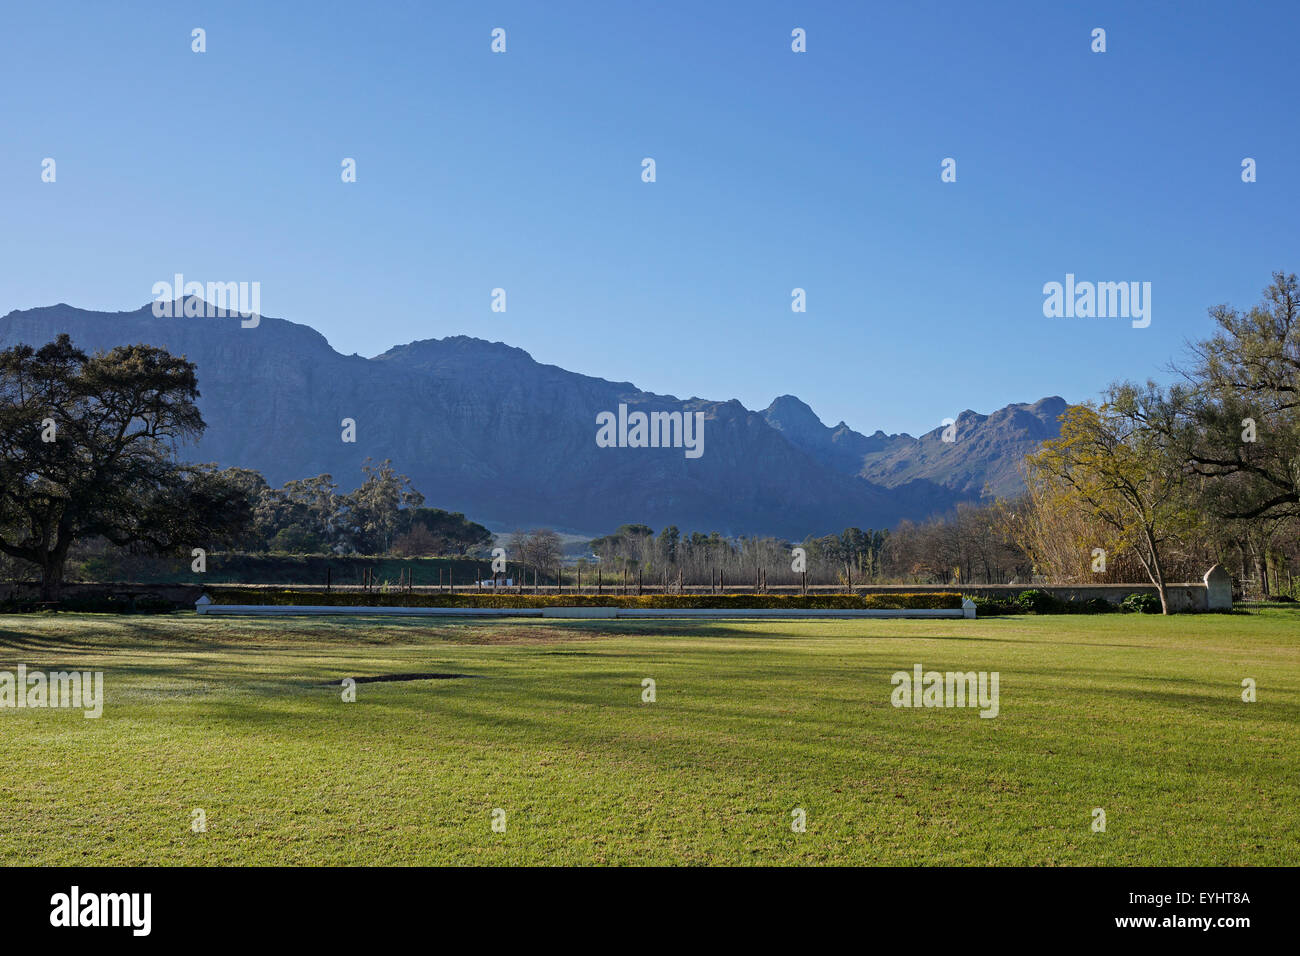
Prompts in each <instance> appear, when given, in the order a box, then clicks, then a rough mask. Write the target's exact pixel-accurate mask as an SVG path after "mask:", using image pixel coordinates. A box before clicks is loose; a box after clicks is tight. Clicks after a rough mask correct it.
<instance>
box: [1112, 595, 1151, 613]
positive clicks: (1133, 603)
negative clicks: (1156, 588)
mask: <svg viewBox="0 0 1300 956" xmlns="http://www.w3.org/2000/svg"><path fill="white" fill-rule="evenodd" d="M1119 609H1120V610H1121V611H1124V612H1125V613H1126V614H1159V613H1160V598H1159V597H1157V596H1156V595H1154V594H1130V595H1129V596H1128V597H1126V598H1125V599H1124V600H1122V601H1120V602H1119Z"/></svg>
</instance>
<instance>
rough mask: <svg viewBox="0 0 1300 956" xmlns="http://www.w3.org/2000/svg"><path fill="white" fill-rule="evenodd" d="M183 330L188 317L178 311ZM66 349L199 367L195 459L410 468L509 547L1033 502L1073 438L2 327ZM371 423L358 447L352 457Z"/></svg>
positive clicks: (468, 350) (279, 333) (523, 364)
mask: <svg viewBox="0 0 1300 956" xmlns="http://www.w3.org/2000/svg"><path fill="white" fill-rule="evenodd" d="M173 315H177V316H180V315H184V309H182V308H180V307H179V304H178V308H176V309H175V310H174V311H173ZM61 332H66V333H68V334H69V335H70V336H71V337H72V341H73V342H74V344H76V345H77V346H79V347H80V348H82V349H83V350H86V351H88V352H89V351H94V350H101V349H102V350H107V349H110V348H112V347H114V346H116V345H124V344H131V343H136V342H147V343H149V344H151V345H157V346H162V347H165V348H167V349H168V350H169V351H171V352H173V353H174V354H181V355H185V356H186V357H187V358H189V359H190V360H191V361H193V362H194V363H195V365H196V367H197V369H198V380H199V390H200V392H201V397H200V400H199V407H200V409H201V411H202V413H203V417H204V420H205V421H206V422H207V424H208V428H207V430H206V432H205V433H204V435H203V437H202V439H201V440H200V441H199V443H198V446H197V448H194V449H189V450H188V451H187V454H186V457H188V458H190V459H191V460H195V461H214V462H217V463H219V464H221V465H223V466H230V465H238V466H241V467H246V468H254V469H256V470H258V471H260V472H261V473H262V474H263V475H265V476H266V478H267V480H268V481H271V482H272V483H273V484H276V485H278V484H282V483H283V482H285V481H287V480H289V479H292V478H302V477H307V476H311V475H317V474H321V473H324V472H328V473H330V474H332V475H333V476H334V478H335V480H337V481H338V482H339V484H340V485H342V486H343V487H345V488H348V489H350V488H352V487H355V485H356V484H357V483H358V482H359V481H360V477H361V472H360V466H361V464H362V462H363V461H364V460H365V459H366V458H373V459H374V460H376V461H381V460H383V459H385V458H391V459H392V461H393V463H394V466H395V467H396V468H397V469H398V471H400V472H402V473H404V474H407V475H409V476H410V477H411V480H412V484H413V485H414V486H415V487H416V488H417V489H419V490H420V491H421V492H423V493H424V495H425V497H426V499H427V502H426V503H427V504H429V505H431V506H435V507H440V508H447V509H450V510H454V511H462V512H464V513H465V514H466V515H467V516H469V517H470V518H472V519H474V520H476V521H480V522H482V523H484V524H486V525H487V526H488V527H490V528H493V529H494V530H509V529H512V528H515V527H537V526H543V525H546V526H551V527H555V528H557V529H559V530H562V531H570V532H578V533H583V534H592V535H595V534H600V533H605V532H607V531H609V530H611V529H612V528H614V527H616V526H618V525H620V524H624V523H628V522H640V523H645V524H648V525H650V526H652V527H654V528H659V527H662V526H665V525H668V524H676V525H677V526H678V527H680V528H682V529H683V530H703V531H720V532H722V533H725V534H772V535H777V536H781V537H786V538H789V539H791V540H801V539H802V538H804V537H805V536H806V535H809V534H813V535H821V534H827V533H830V532H833V531H839V530H841V529H843V528H845V527H848V526H852V525H856V526H858V527H862V528H867V527H874V528H882V527H888V526H891V525H894V524H896V523H897V522H898V521H900V520H902V519H913V520H920V519H924V518H926V517H929V516H931V515H934V514H936V513H941V512H943V511H946V510H948V509H950V508H951V507H952V506H953V505H954V504H956V503H957V502H959V501H974V500H978V499H979V498H980V497H981V495H982V494H983V493H984V492H985V491H986V489H987V491H988V492H990V493H993V494H998V495H1009V494H1014V493H1015V492H1016V491H1017V490H1018V489H1019V488H1020V479H1019V476H1018V473H1017V466H1018V463H1019V461H1020V459H1021V458H1022V457H1023V456H1024V454H1025V453H1026V452H1027V451H1030V450H1032V449H1033V448H1034V447H1035V446H1036V445H1037V444H1038V443H1039V442H1041V441H1043V440H1044V439H1046V438H1051V437H1054V436H1055V435H1056V434H1057V433H1058V430H1059V425H1058V423H1057V416H1058V415H1060V414H1061V412H1062V411H1064V409H1065V405H1066V403H1065V401H1064V400H1063V399H1061V398H1058V397H1049V398H1043V399H1040V400H1039V401H1037V402H1035V403H1033V404H1018V405H1008V406H1006V407H1005V408H1001V409H999V410H997V411H995V412H993V413H991V414H988V415H979V414H976V413H975V412H972V411H964V412H962V413H961V414H960V415H958V416H957V418H956V424H955V436H952V437H955V439H956V440H955V441H950V442H949V441H944V440H943V438H944V434H943V432H944V429H943V427H942V426H941V427H939V428H936V429H934V430H933V431H931V432H927V433H926V434H924V435H921V436H919V437H916V438H914V437H912V436H910V435H907V434H899V435H887V434H885V433H884V432H881V431H876V432H875V433H874V434H871V435H864V434H862V433H860V432H856V431H854V430H853V429H851V428H849V426H848V425H846V424H845V423H844V422H840V423H839V424H838V425H836V426H834V427H828V426H826V425H824V424H823V423H822V422H821V420H820V419H819V418H818V417H817V415H816V413H815V412H813V410H812V409H811V408H809V407H808V405H806V404H805V403H804V402H802V401H800V400H799V399H798V398H795V397H794V396H792V395H782V396H781V397H779V398H777V399H776V400H775V401H773V402H772V404H771V405H770V406H769V407H768V408H766V409H765V410H763V411H761V412H757V411H751V410H749V409H747V408H745V407H744V406H742V405H741V404H740V402H738V401H735V400H731V401H713V400H709V399H703V398H695V397H693V398H688V399H684V400H683V399H678V398H676V397H674V396H671V395H655V394H652V393H649V392H644V391H642V390H640V389H638V388H637V387H636V386H635V385H633V384H632V383H630V382H610V381H606V380H605V379H601V378H593V377H591V376H587V375H580V374H577V373H575V372H569V371H566V370H564V369H562V368H559V367H557V366H554V365H543V364H541V363H538V362H536V361H534V360H533V358H532V357H531V356H530V355H529V354H528V353H527V352H525V351H523V350H522V349H518V348H513V347H511V346H509V345H505V344H502V343H500V342H488V341H484V340H482V339H477V338H470V337H467V336H463V335H457V336H450V337H448V338H444V339H426V340H423V341H417V342H411V343H409V344H407V345H399V346H395V347H393V348H391V349H389V350H388V351H386V352H384V353H382V354H380V355H376V356H374V357H372V358H365V357H363V356H360V355H342V354H340V353H338V352H336V351H335V350H334V349H333V348H331V347H330V345H329V343H328V342H327V341H326V339H325V337H324V336H323V335H321V334H320V333H319V332H317V331H315V330H314V329H312V328H310V327H309V326H306V325H301V324H298V323H294V322H289V321H286V320H283V319H275V318H267V317H263V318H262V319H261V320H260V322H259V323H258V324H257V326H256V327H255V328H245V327H243V326H242V325H241V322H240V320H239V319H238V318H235V317H229V318H156V317H155V316H154V314H153V310H152V306H151V305H146V306H143V307H141V308H140V309H137V310H135V311H132V312H94V311H87V310H84V309H78V308H74V307H72V306H69V305H64V304H59V305H54V306H48V307H42V308H35V309H27V310H21V311H14V312H10V313H9V314H8V315H6V316H4V317H3V318H0V348H8V347H9V346H11V345H14V344H16V343H19V342H24V343H27V344H30V345H35V346H39V345H41V344H44V343H45V342H48V341H50V340H52V339H53V338H54V337H55V336H56V335H57V334H58V333H61ZM620 405H624V406H626V407H627V415H628V417H629V418H631V417H632V416H633V414H634V413H635V412H637V411H643V412H652V411H659V412H664V411H667V412H671V411H680V412H683V413H689V414H694V413H702V415H703V420H704V439H705V440H704V446H703V454H702V455H700V456H699V457H698V458H692V457H687V456H686V455H685V454H684V453H683V450H682V449H681V448H680V447H677V448H649V447H598V445H597V442H596V433H597V415H599V414H600V413H602V412H610V413H617V412H618V410H619V406H620ZM345 418H350V419H353V420H354V421H355V423H356V425H355V436H356V440H355V442H352V443H349V442H345V441H344V440H343V437H342V436H343V420H344V419H345Z"/></svg>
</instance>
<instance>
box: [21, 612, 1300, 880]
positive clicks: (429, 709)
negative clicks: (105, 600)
mask: <svg viewBox="0 0 1300 956" xmlns="http://www.w3.org/2000/svg"><path fill="white" fill-rule="evenodd" d="M19 663H23V664H26V665H27V667H28V668H29V669H41V670H68V669H72V668H78V669H88V670H102V671H103V672H104V680H105V686H106V698H107V702H106V704H105V708H104V714H103V716H102V717H101V718H99V719H97V720H88V719H85V718H84V717H83V716H82V713H81V712H80V711H79V710H16V709H3V710H0V755H3V766H4V771H5V772H4V774H3V777H0V862H3V863H5V864H21V863H31V864H295V863H311V864H438V863H468V864H520V863H523V864H549V863H617V864H667V863H691V864H703V863H713V864H830V863H840V864H987V863H997V864H1048V865H1058V864H1068V865H1093V864H1290V865H1295V864H1297V863H1300V613H1298V612H1296V611H1288V610H1264V611H1260V612H1256V613H1251V614H1233V615H1204V616H1182V617H1172V618H1160V617H1148V616H1141V615H1104V616H1063V617H1062V616H1052V617H1017V618H1001V619H999V618H989V619H982V620H976V621H890V620H872V621H835V622H829V621H828V622H809V623H722V622H713V623H700V622H691V623H686V622H683V623H674V622H662V621H657V622H630V621H620V622H614V621H599V622H590V623H585V624H584V623H572V624H565V625H562V626H545V627H543V626H538V625H537V624H534V623H527V622H517V623H505V622H491V623H486V622H480V623H443V622H438V623H436V624H430V623H429V622H427V621H393V620H389V619H382V620H381V619H374V618H371V619H359V620H339V619H318V620H311V619H302V618H296V619H279V620H255V619H253V620H237V621H236V620H214V619H205V618H200V617H197V616H195V615H192V614H177V615H169V616H163V617H114V616H100V615H69V614H60V615H57V616H40V615H37V616H18V615H15V616H7V617H0V670H11V671H12V670H15V669H16V667H17V665H18V664H19ZM917 663H920V664H923V665H924V666H925V668H926V669H927V670H930V669H934V670H940V671H946V670H961V671H970V670H974V671H998V672H999V673H1000V675H1001V684H1000V689H1001V699H1000V713H999V715H998V717H997V718H995V719H981V718H980V716H979V713H978V711H977V710H974V709H921V710H918V709H908V708H895V707H893V706H891V704H890V692H891V690H892V687H891V684H890V675H891V674H892V673H893V672H894V671H897V670H908V671H910V670H911V668H912V666H913V665H914V664H917ZM412 672H445V673H456V674H464V675H471V676H468V677H465V678H461V679H454V680H419V681H413V682H390V683H363V684H360V685H358V686H357V688H356V692H357V699H356V702H355V703H345V702H344V701H343V700H342V694H341V692H340V689H339V688H338V687H336V686H335V687H331V686H326V683H325V682H327V681H337V680H339V679H340V678H342V677H346V676H354V677H357V676H378V675H387V674H406V673H412ZM646 677H649V678H653V679H654V680H655V682H656V696H657V700H656V701H655V702H654V703H643V702H642V700H641V696H642V679H643V678H646ZM1246 677H1251V678H1254V679H1255V680H1256V681H1257V682H1258V697H1259V699H1258V702H1256V703H1243V701H1242V699H1241V693H1242V688H1241V682H1242V679H1243V678H1246ZM1095 807H1100V808H1103V809H1104V810H1105V813H1106V832H1104V833H1094V832H1092V828H1091V824H1092V820H1093V815H1092V811H1093V808H1095ZM196 808H202V809H203V811H204V813H205V814H206V822H207V831H206V832H204V833H194V832H192V831H191V826H190V823H191V811H192V810H194V809H196ZM494 808H501V809H504V810H505V811H506V831H505V832H504V833H498V832H493V830H492V827H491V825H490V824H491V814H492V811H493V809H494ZM794 808H802V809H803V810H804V811H805V812H806V814H807V832H804V833H795V832H792V830H791V825H790V824H791V819H792V817H791V811H792V810H793V809H794Z"/></svg>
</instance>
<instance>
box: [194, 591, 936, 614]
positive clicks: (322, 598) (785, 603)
mask: <svg viewBox="0 0 1300 956" xmlns="http://www.w3.org/2000/svg"><path fill="white" fill-rule="evenodd" d="M208 596H209V597H211V598H212V601H213V603H214V604H276V605H286V604H296V605H307V606H326V607H481V608H505V609H509V608H542V607H623V608H676V609H691V608H700V609H720V610H726V609H744V608H754V609H778V608H789V609H791V610H828V611H861V610H899V611H902V610H906V611H915V610H953V609H958V608H960V607H961V595H960V594H956V593H948V592H944V593H938V594H866V595H863V594H819V595H811V594H810V595H801V594H793V595H787V594H646V595H642V596H640V597H637V596H635V595H627V596H621V595H613V594H501V593H496V594H493V593H487V594H479V593H476V592H471V593H468V594H467V593H463V592H457V593H449V592H445V591H444V592H441V593H433V594H428V593H424V594H422V593H419V592H414V591H390V592H387V593H385V592H383V591H369V592H366V591H329V592H324V591H293V590H283V591H272V590H270V589H260V588H259V589H253V588H212V589H210V590H209V591H208Z"/></svg>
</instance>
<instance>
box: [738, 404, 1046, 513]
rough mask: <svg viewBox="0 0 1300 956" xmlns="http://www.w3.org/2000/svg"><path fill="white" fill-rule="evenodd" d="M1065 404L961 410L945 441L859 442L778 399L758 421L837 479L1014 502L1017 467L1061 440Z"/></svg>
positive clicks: (937, 435)
mask: <svg viewBox="0 0 1300 956" xmlns="http://www.w3.org/2000/svg"><path fill="white" fill-rule="evenodd" d="M1065 408H1066V402H1065V399H1063V398H1059V397H1056V396H1052V397H1050V398H1041V399H1039V400H1038V401H1036V402H1034V403H1033V404H1032V405H1023V404H1021V405H1008V406H1006V407H1005V408H1000V409H998V410H997V411H996V412H993V413H992V414H989V415H980V414H978V413H976V412H973V411H971V410H970V409H967V410H966V411H964V412H962V413H961V414H959V415H958V416H957V417H956V419H955V421H954V426H955V427H954V428H953V429H952V431H951V432H949V435H948V437H950V438H951V439H952V440H951V441H945V440H944V432H945V431H946V429H945V427H944V426H939V427H938V428H935V429H934V430H933V431H929V432H926V433H925V434H924V435H921V436H920V437H919V438H913V437H912V436H911V435H908V434H901V435H886V434H885V433H884V432H882V431H877V432H876V433H875V434H874V435H870V436H868V435H863V434H860V433H859V432H855V431H854V430H853V429H851V428H849V426H848V425H846V424H844V422H840V423H839V424H838V425H836V426H835V427H834V428H830V427H827V426H826V425H823V424H822V423H821V420H820V419H818V418H817V416H816V414H814V412H813V410H812V409H811V408H809V407H808V406H807V405H805V404H804V403H803V402H801V401H800V400H799V399H797V398H795V397H794V396H793V395H782V396H781V397H780V398H778V399H777V400H776V401H774V402H773V403H772V404H771V405H770V406H769V407H768V408H767V410H766V411H765V412H764V413H763V416H764V417H765V418H766V419H767V421H768V423H769V424H770V425H771V426H772V427H773V428H775V429H777V430H778V431H780V432H781V434H783V435H785V436H786V438H788V439H789V440H790V441H791V442H793V443H794V444H796V445H798V446H799V447H800V448H802V449H804V450H805V451H807V452H808V453H809V454H810V455H813V456H814V457H815V458H817V459H818V460H819V461H821V462H822V463H823V464H825V465H827V466H829V467H831V468H834V469H836V470H837V471H840V472H843V473H846V474H852V475H856V476H858V477H860V478H864V479H866V480H867V481H870V482H873V483H875V484H879V485H883V486H884V487H886V488H902V487H905V486H907V485H908V484H910V483H913V482H918V481H920V482H932V483H934V484H936V485H939V486H941V487H942V488H945V489H947V490H948V491H950V492H951V493H953V494H954V495H957V496H958V497H959V498H961V499H970V498H978V497H979V496H980V495H981V494H983V493H984V492H985V489H987V492H988V493H989V494H992V495H995V496H1007V495H1014V494H1016V493H1017V492H1018V491H1020V490H1021V489H1022V488H1023V487H1024V484H1023V481H1022V480H1021V477H1020V473H1019V470H1018V468H1019V463H1020V461H1021V459H1023V458H1024V456H1025V455H1027V454H1028V453H1029V452H1031V451H1033V450H1034V449H1035V448H1036V447H1037V446H1038V445H1039V444H1040V443H1042V442H1043V441H1045V440H1047V439H1049V438H1055V437H1056V436H1057V435H1059V434H1060V431H1061V426H1060V422H1059V421H1058V418H1059V416H1060V415H1061V413H1062V412H1064V411H1065Z"/></svg>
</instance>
